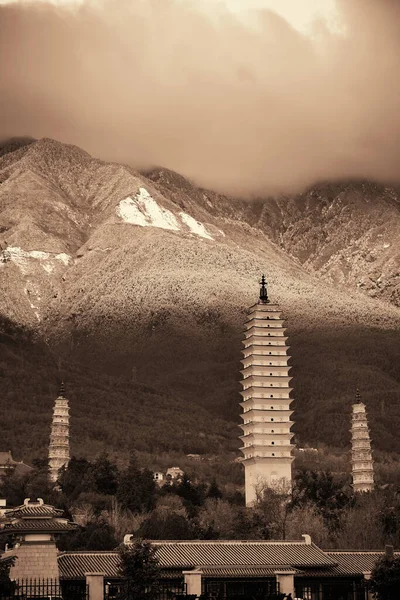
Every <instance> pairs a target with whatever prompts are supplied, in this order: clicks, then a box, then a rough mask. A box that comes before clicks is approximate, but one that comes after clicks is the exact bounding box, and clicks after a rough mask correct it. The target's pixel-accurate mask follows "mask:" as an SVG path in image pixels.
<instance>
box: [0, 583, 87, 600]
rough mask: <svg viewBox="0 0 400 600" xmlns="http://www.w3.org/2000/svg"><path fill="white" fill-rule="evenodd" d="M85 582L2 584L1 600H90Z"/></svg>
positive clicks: (0, 588)
mask: <svg viewBox="0 0 400 600" xmlns="http://www.w3.org/2000/svg"><path fill="white" fill-rule="evenodd" d="M88 598H89V589H88V586H87V585H86V583H85V582H82V583H81V584H80V583H69V582H67V581H59V580H58V579H23V580H19V581H11V582H7V583H3V584H0V600H88Z"/></svg>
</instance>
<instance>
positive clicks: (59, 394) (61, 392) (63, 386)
mask: <svg viewBox="0 0 400 600" xmlns="http://www.w3.org/2000/svg"><path fill="white" fill-rule="evenodd" d="M58 397H59V398H65V385H64V382H63V381H62V382H61V383H60V390H59V392H58Z"/></svg>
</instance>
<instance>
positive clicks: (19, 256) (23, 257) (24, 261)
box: [5, 246, 71, 273]
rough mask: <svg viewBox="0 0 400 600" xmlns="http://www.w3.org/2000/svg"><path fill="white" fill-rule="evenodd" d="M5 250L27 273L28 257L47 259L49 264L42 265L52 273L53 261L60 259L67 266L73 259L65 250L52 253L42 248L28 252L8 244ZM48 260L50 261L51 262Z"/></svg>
mask: <svg viewBox="0 0 400 600" xmlns="http://www.w3.org/2000/svg"><path fill="white" fill-rule="evenodd" d="M5 252H6V253H7V258H8V259H9V260H12V261H13V262H14V263H15V264H16V265H18V266H19V267H20V269H21V271H22V272H23V273H26V271H27V266H28V259H30V258H33V259H35V260H39V261H41V262H43V261H46V262H47V264H43V265H42V267H43V268H44V270H45V271H47V273H51V272H52V271H53V270H54V263H53V261H55V260H58V261H60V262H62V263H63V264H64V265H65V266H68V264H69V261H70V260H71V256H69V254H65V253H64V252H62V253H61V254H52V253H51V252H42V251H41V250H31V251H30V252H26V251H25V250H22V249H21V248H19V246H7V248H6V250H5ZM48 261H50V263H49V262H48ZM52 263H53V264H52Z"/></svg>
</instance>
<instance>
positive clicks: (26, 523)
mask: <svg viewBox="0 0 400 600" xmlns="http://www.w3.org/2000/svg"><path fill="white" fill-rule="evenodd" d="M76 529H78V526H77V525H75V524H74V523H70V522H69V521H67V520H66V519H63V520H62V521H59V520H57V519H23V520H21V521H17V520H16V521H12V522H9V523H0V533H10V532H12V531H19V532H22V531H49V532H57V531H75V530H76Z"/></svg>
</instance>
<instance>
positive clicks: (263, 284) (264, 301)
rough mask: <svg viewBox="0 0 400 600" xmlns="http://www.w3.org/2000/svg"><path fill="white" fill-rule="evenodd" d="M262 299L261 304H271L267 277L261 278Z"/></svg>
mask: <svg viewBox="0 0 400 600" xmlns="http://www.w3.org/2000/svg"><path fill="white" fill-rule="evenodd" d="M260 286H261V289H260V299H259V304H269V298H268V293H267V282H266V281H265V275H263V276H262V277H261V281H260Z"/></svg>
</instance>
